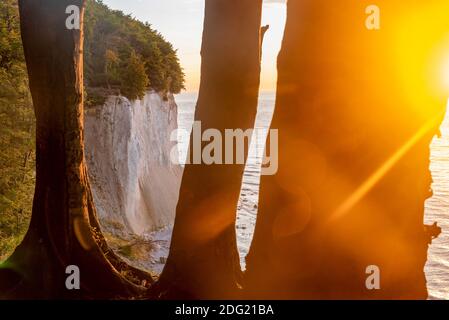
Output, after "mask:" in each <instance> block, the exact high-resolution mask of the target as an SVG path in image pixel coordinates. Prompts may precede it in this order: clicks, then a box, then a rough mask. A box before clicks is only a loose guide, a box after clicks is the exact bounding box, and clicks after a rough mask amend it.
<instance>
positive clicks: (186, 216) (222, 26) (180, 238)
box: [155, 0, 262, 299]
mask: <svg viewBox="0 0 449 320" xmlns="http://www.w3.org/2000/svg"><path fill="white" fill-rule="evenodd" d="M261 11H262V1H261V0H245V1H242V0H208V1H206V8H205V22H204V31H203V44H202V52H201V55H202V68H201V86H200V92H199V99H198V103H197V109H196V114H195V120H196V121H201V126H202V131H203V132H204V131H205V130H207V129H210V128H213V129H217V130H219V131H220V133H221V134H222V137H223V143H224V140H225V139H224V137H225V135H224V133H225V129H242V130H244V131H245V130H246V129H250V128H253V127H254V123H255V116H256V112H257V100H258V90H259V82H260V41H261V40H260V27H261V26H260V24H261ZM194 143H195V142H193V135H192V139H191V154H193V153H192V152H193V151H192V146H193V144H194ZM203 146H204V144H203ZM223 150H224V148H223ZM234 151H235V148H234ZM223 156H224V153H223ZM246 157H247V150H245V159H246ZM243 171H244V165H243V164H233V165H224V164H223V165H220V164H213V165H206V164H204V163H203V164H201V165H195V164H191V165H186V167H185V170H184V176H183V180H182V185H181V192H180V199H179V202H178V206H177V213H176V221H175V226H174V230H173V238H172V245H171V250H170V255H169V258H168V261H167V265H166V267H165V270H164V272H163V273H162V275H161V278H160V281H159V285H158V286H156V287H158V289H157V290H156V291H155V292H156V294H157V295H158V296H159V297H163V298H209V299H210V298H229V297H235V296H236V295H237V294H238V291H239V287H240V285H241V269H240V264H239V256H238V251H237V245H236V234H235V222H236V207H237V202H238V198H239V194H240V189H241V182H242V176H243Z"/></svg>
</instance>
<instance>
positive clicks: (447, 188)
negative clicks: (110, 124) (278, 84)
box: [152, 92, 449, 300]
mask: <svg viewBox="0 0 449 320" xmlns="http://www.w3.org/2000/svg"><path fill="white" fill-rule="evenodd" d="M175 99H176V102H177V104H178V127H179V129H182V130H180V131H179V132H180V134H179V135H178V147H179V152H180V157H181V158H182V159H185V157H186V154H187V148H188V143H189V132H190V130H191V127H192V124H193V119H194V112H195V105H196V101H197V93H183V94H180V95H177V96H176V97H175ZM274 105H275V93H273V92H262V93H261V94H260V97H259V108H258V113H257V118H256V122H255V129H257V130H256V131H255V132H256V133H258V134H255V135H254V138H253V141H252V142H251V145H250V150H249V157H248V161H247V165H246V170H245V174H244V177H243V183H242V189H241V194H240V200H239V202H238V204H236V210H237V224H236V234H237V242H238V249H239V254H240V258H241V266H242V269H245V256H246V255H247V254H248V250H249V248H250V246H251V241H252V238H253V233H254V228H255V223H256V218H257V209H258V199H259V183H260V172H261V161H262V157H263V154H264V150H265V140H266V133H267V132H268V129H269V127H270V123H271V119H272V116H273V111H274ZM430 148H431V168H430V169H431V172H432V175H433V180H434V182H433V185H432V189H433V193H434V195H433V197H432V198H431V199H429V200H428V201H427V202H426V206H425V207H426V210H425V222H426V223H427V224H432V223H433V222H435V221H437V222H438V224H439V226H441V227H442V229H443V232H442V234H441V235H440V237H439V238H438V239H436V240H434V241H433V243H432V245H431V246H430V249H429V257H428V262H427V265H426V268H425V272H426V277H427V287H428V290H429V299H432V300H447V299H449V232H448V231H449V116H448V117H446V119H445V121H444V122H443V124H442V126H441V136H440V137H435V139H434V141H433V142H432V144H431V146H430ZM170 231H171V230H170V229H167V230H164V231H162V232H160V233H155V234H154V235H153V236H152V238H153V240H156V241H157V240H158V238H159V240H161V241H162V243H165V244H167V243H169V238H170V234H171V232H170ZM164 247H166V245H164ZM164 249H165V250H162V251H163V252H162V255H164V254H167V251H168V248H164ZM162 267H163V266H161V270H160V271H162Z"/></svg>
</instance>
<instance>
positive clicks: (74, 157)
mask: <svg viewBox="0 0 449 320" xmlns="http://www.w3.org/2000/svg"><path fill="white" fill-rule="evenodd" d="M69 5H76V6H78V7H79V8H80V9H81V26H80V29H79V30H77V29H74V30H69V29H67V28H66V18H68V17H69V14H66V8H67V7H68V6H69ZM83 6H84V1H82V0H70V1H69V0H20V1H19V7H20V16H21V30H22V40H23V45H24V51H25V58H26V62H27V67H28V73H29V81H30V89H31V94H32V97H33V103H34V108H35V114H36V121H37V124H36V130H37V131H36V162H37V164H36V165H37V168H36V190H35V196H34V202H33V212H32V218H31V224H30V227H29V231H28V233H27V235H26V237H25V239H24V241H23V243H22V244H21V245H20V246H19V247H18V248H17V249H16V251H15V252H14V254H13V256H12V257H11V258H10V259H9V260H8V261H7V262H6V263H5V267H6V269H3V270H2V271H1V272H0V280H1V282H0V287H1V290H0V292H1V293H2V296H4V297H7V298H58V299H63V298H113V297H129V296H136V295H138V294H141V293H143V292H144V289H145V288H144V287H142V286H140V283H141V281H142V279H144V278H146V277H149V276H147V275H145V274H144V273H142V272H139V271H137V270H135V269H132V268H130V267H129V266H127V265H126V264H124V263H122V262H121V261H120V260H118V259H117V257H116V256H115V255H114V254H113V253H112V252H111V251H110V250H109V248H108V247H107V245H106V243H105V240H104V238H103V236H102V234H101V231H100V228H99V224H98V220H97V217H96V212H95V208H94V205H93V200H92V195H91V190H90V186H89V181H88V175H87V171H86V165H85V160H84V143H83V59H82V50H83V32H82V30H83V25H82V17H83V11H84V8H83ZM69 265H76V266H78V267H79V269H80V275H81V277H80V280H81V290H73V291H69V290H67V288H66V286H65V281H66V277H67V276H68V275H67V274H65V271H66V267H67V266H69ZM125 275H126V277H125ZM148 280H150V279H148Z"/></svg>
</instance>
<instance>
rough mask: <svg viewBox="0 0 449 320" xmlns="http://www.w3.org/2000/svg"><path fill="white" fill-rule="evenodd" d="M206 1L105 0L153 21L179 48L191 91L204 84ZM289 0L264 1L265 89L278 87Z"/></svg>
mask: <svg viewBox="0 0 449 320" xmlns="http://www.w3.org/2000/svg"><path fill="white" fill-rule="evenodd" d="M204 1H205V0H103V2H104V3H105V4H107V5H108V6H109V7H110V8H112V9H116V10H121V11H123V12H124V13H126V14H131V15H132V16H134V17H135V18H137V19H138V20H140V21H143V22H149V23H150V24H151V25H152V27H153V28H154V29H156V30H157V31H159V32H160V33H161V34H162V35H163V36H164V37H165V39H166V40H168V41H169V42H171V43H172V44H173V46H174V47H175V48H176V49H177V50H178V56H179V59H180V61H181V65H182V67H183V69H184V72H185V73H186V88H187V91H188V92H196V91H198V88H199V83H200V67H201V57H200V48H201V37H202V30H203V20H204ZM285 2H286V0H264V6H263V17H262V25H266V24H269V25H270V30H269V31H268V32H267V34H266V35H265V39H264V48H263V59H262V75H261V90H262V91H275V89H276V81H277V80H276V79H277V72H276V58H277V54H278V53H279V50H280V46H281V42H282V35H283V30H284V26H285V18H286V5H285Z"/></svg>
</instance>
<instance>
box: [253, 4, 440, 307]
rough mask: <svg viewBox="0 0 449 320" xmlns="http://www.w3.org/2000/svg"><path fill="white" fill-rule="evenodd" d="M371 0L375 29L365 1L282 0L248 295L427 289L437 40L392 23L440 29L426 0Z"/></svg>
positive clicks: (390, 294) (355, 294)
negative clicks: (273, 150) (269, 166)
mask: <svg viewBox="0 0 449 320" xmlns="http://www.w3.org/2000/svg"><path fill="white" fill-rule="evenodd" d="M432 4H433V5H435V4H437V5H440V9H443V7H442V6H443V2H442V1H434V2H432ZM376 5H378V7H379V8H380V10H381V11H380V12H381V16H380V17H381V20H380V21H381V29H380V30H368V29H367V28H365V25H364V24H365V19H366V18H367V17H368V16H367V15H365V9H366V6H367V4H366V3H364V2H363V1H341V2H339V1H337V2H333V3H332V4H330V3H329V1H325V0H313V1H294V0H292V1H289V2H288V21H287V26H286V33H285V37H284V41H283V47H282V51H281V53H280V56H279V61H278V70H279V80H278V89H277V103H276V111H275V115H274V120H273V125H272V128H274V129H279V137H280V140H279V171H278V173H277V174H276V175H275V176H266V177H263V178H262V181H261V195H260V201H261V203H260V206H259V215H258V219H257V225H256V231H255V236H254V241H253V245H252V248H251V250H250V254H249V256H248V258H247V272H246V278H245V279H246V285H247V294H248V296H249V297H251V298H274V299H282V298H287V299H292V298H293V299H317V298H318V299H346V298H350V299H376V298H377V299H378V298H382V299H389V298H394V299H410V298H412V299H424V298H426V297H427V291H426V282H425V275H424V271H423V268H424V264H425V262H426V255H427V244H428V240H429V239H428V238H427V237H426V235H425V234H424V232H423V215H424V202H425V200H426V199H427V198H428V197H429V196H430V192H429V189H430V184H431V176H430V172H429V156H430V154H429V145H430V142H431V140H432V138H433V136H434V135H435V133H436V132H437V131H438V125H439V123H440V122H441V120H442V117H443V112H444V109H445V101H444V99H443V98H442V96H439V95H433V94H432V93H431V92H430V90H429V86H428V83H427V82H426V80H427V79H425V77H424V76H423V74H424V70H425V68H426V66H427V65H428V64H427V61H426V60H425V58H426V57H427V58H428V57H429V56H430V54H429V53H430V50H431V46H432V45H435V43H430V42H429V41H428V40H427V39H424V38H423V37H421V36H422V35H423V33H422V32H421V31H420V32H417V33H416V34H415V33H413V32H412V31H410V32H409V33H405V34H403V36H404V35H405V37H399V38H397V37H396V36H397V34H396V33H395V32H397V31H398V29H397V28H400V27H398V25H399V23H398V22H400V21H403V22H404V24H402V25H401V27H403V28H409V30H426V31H429V34H427V35H426V37H432V38H431V39H437V38H438V37H439V36H440V40H442V39H443V38H442V35H443V31H447V30H444V29H443V28H440V27H441V26H443V25H444V23H442V21H438V22H436V21H435V20H433V23H432V26H431V27H430V25H429V24H428V21H427V20H426V19H416V17H417V14H418V17H419V14H421V13H420V12H421V10H423V9H428V8H429V7H428V4H427V3H426V4H425V5H424V4H418V2H412V3H410V2H407V4H406V3H404V2H402V1H399V0H398V1H392V0H388V1H387V0H379V1H377V2H376ZM446 6H447V5H446ZM435 12H442V11H438V10H436V11H435ZM409 14H412V15H409ZM406 17H414V18H413V19H404V18H406ZM439 17H440V16H438V17H436V16H435V18H432V19H438V18H439ZM435 26H439V27H437V28H435ZM395 28H396V29H395ZM420 28H421V29H420ZM429 28H433V30H429ZM410 34H414V36H413V37H410ZM417 43H418V44H419V45H417ZM399 44H400V46H399ZM415 49H417V50H415ZM404 59H410V60H409V62H410V63H409V64H408V65H407V68H408V69H407V72H408V78H407V79H406V80H404V78H403V77H402V74H400V72H401V71H404V70H400V69H399V68H400V67H399V66H398V64H400V63H402V62H403V60H404ZM401 60H402V61H401ZM398 70H399V71H398ZM404 73H405V72H404ZM412 82H414V83H413V85H412ZM394 155H396V156H394ZM383 169H386V170H383ZM375 173H376V174H375ZM370 265H375V266H378V267H379V268H380V279H381V287H380V290H368V289H367V287H366V283H365V281H366V279H367V278H368V276H369V274H367V273H366V268H367V267H368V266H370ZM261 279H263V280H261Z"/></svg>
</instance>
